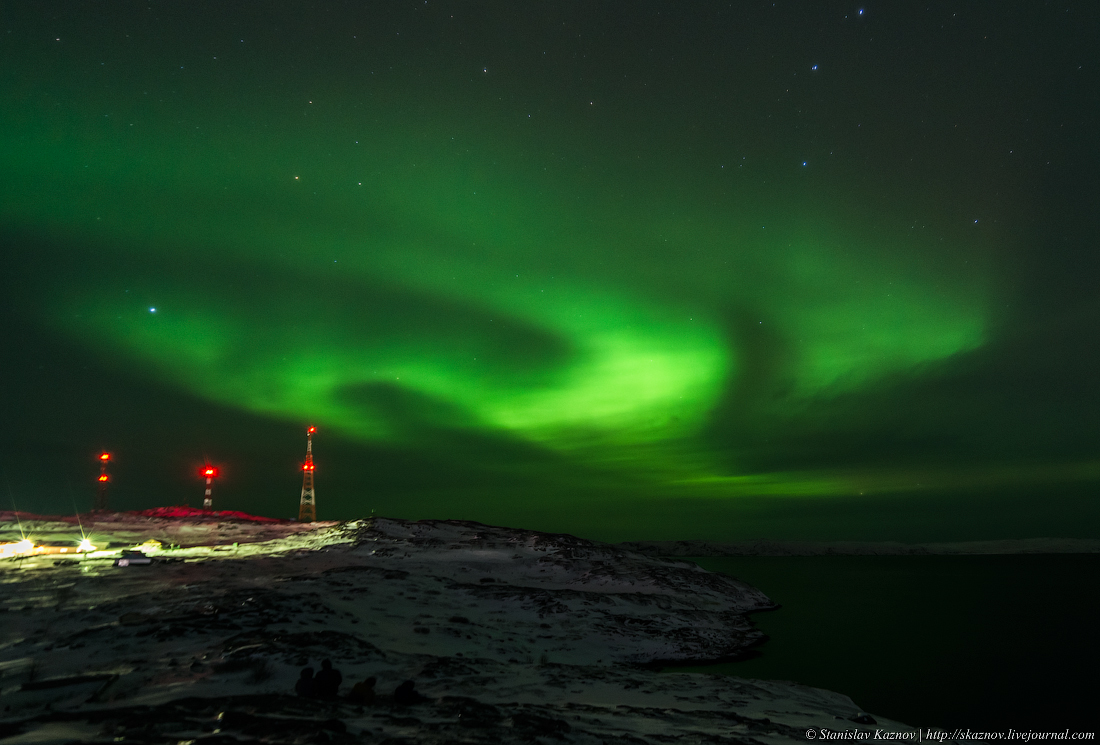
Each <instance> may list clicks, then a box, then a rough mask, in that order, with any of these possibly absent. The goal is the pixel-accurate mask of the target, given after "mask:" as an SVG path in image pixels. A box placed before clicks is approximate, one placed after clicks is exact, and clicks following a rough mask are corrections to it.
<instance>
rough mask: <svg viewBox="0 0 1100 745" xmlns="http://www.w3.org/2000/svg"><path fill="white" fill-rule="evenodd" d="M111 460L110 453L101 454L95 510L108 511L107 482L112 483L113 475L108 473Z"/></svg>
mask: <svg viewBox="0 0 1100 745" xmlns="http://www.w3.org/2000/svg"><path fill="white" fill-rule="evenodd" d="M110 462H111V454H110V453H100V454H99V488H98V489H96V492H95V511H96V512H106V511H107V484H109V483H111V475H110V474H109V473H107V464H108V463H110Z"/></svg>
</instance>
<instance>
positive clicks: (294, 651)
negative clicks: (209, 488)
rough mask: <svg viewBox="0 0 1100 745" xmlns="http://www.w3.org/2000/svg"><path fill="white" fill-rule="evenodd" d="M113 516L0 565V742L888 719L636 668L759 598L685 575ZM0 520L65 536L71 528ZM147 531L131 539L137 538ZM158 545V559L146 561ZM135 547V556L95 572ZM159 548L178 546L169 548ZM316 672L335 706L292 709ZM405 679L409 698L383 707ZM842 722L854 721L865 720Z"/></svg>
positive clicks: (502, 534) (599, 557) (479, 532)
mask: <svg viewBox="0 0 1100 745" xmlns="http://www.w3.org/2000/svg"><path fill="white" fill-rule="evenodd" d="M166 514H167V515H172V514H175V513H161V514H160V515H159V516H158V515H155V514H154V515H149V514H146V515H138V514H130V513H127V514H115V515H106V516H99V517H97V518H96V521H95V522H94V524H89V523H88V522H87V519H86V520H85V523H84V525H83V530H85V531H87V533H88V537H89V539H90V540H91V541H92V543H94V544H95V545H96V546H99V547H102V548H107V547H110V550H105V551H98V552H95V553H90V554H83V555H81V557H80V558H71V557H70V556H68V555H60V554H44V555H37V556H31V557H26V558H22V559H19V558H16V559H7V560H4V561H0V603H2V611H0V619H2V620H3V623H2V624H0V673H2V677H0V711H2V715H0V717H2V718H0V738H3V739H0V742H2V743H5V744H6V743H16V742H35V743H47V742H59V743H60V742H74V741H76V742H142V743H147V742H158V743H159V742H164V743H179V742H186V741H189V740H191V741H195V742H203V741H210V742H214V741H216V742H219V743H232V742H279V743H282V742H287V743H290V742H330V741H331V742H345V741H346V742H376V741H377V742H382V741H388V742H417V743H443V742H471V743H481V742H485V743H488V742H492V743H512V742H517V743H518V742H575V743H601V742H633V743H658V742H667V741H669V740H670V739H671V738H674V737H677V738H680V740H679V741H683V742H704V741H705V742H743V741H746V740H748V741H760V742H779V741H789V740H798V741H801V742H804V741H805V739H806V737H805V731H806V730H807V729H809V728H817V729H821V728H827V729H831V730H836V731H840V730H852V729H855V728H863V729H865V730H873V729H874V728H875V727H876V726H877V727H878V728H884V729H890V730H896V731H908V730H909V728H907V727H905V726H903V725H898V724H895V723H890V722H885V721H883V720H881V719H880V720H879V722H878V724H877V725H874V724H871V723H866V724H857V723H855V722H854V720H855V719H859V718H860V714H861V712H860V711H859V710H858V708H857V707H856V706H855V705H854V704H853V703H852V702H851V700H850V699H848V698H846V697H845V696H842V695H839V694H835V693H830V692H827V691H821V690H817V689H812V688H807V687H803V686H799V685H796V684H793V683H779V682H765V681H750V680H741V679H736V678H729V677H722V676H711V675H699V674H688V673H660V672H657V671H656V669H655V666H657V665H659V664H662V663H666V662H688V661H697V660H714V659H723V658H732V657H736V656H737V655H739V654H742V653H744V652H745V651H746V650H747V649H748V648H749V647H750V646H751V645H752V644H754V643H755V642H757V641H759V640H760V638H761V635H760V632H758V631H757V630H755V629H754V628H753V626H752V625H751V623H750V622H749V620H748V618H747V616H746V614H747V613H749V612H752V611H756V610H762V609H766V608H769V607H772V603H771V601H770V600H769V599H768V598H767V597H765V596H764V595H763V594H761V593H760V592H759V591H758V590H756V589H754V588H752V587H749V586H748V585H745V584H743V583H740V582H737V581H736V580H733V579H730V578H728V577H725V576H724V575H720V574H713V573H710V572H706V571H704V570H702V569H700V568H698V567H697V566H695V565H694V564H690V563H686V562H681V561H675V560H668V559H661V558H656V557H652V556H647V555H645V554H642V553H637V552H632V551H629V550H625V549H623V548H621V547H616V546H612V545H608V544H600V543H595V542H590V541H585V540H581V539H578V538H575V537H572V536H567V535H551V534H545V533H537V532H533V531H526V530H515V529H508V528H497V527H489V526H485V525H480V524H477V523H469V522H458V521H420V522H407V521H401V520H391V519H382V518H378V519H372V520H363V521H355V522H348V523H314V524H311V525H301V524H298V523H293V522H279V521H263V522H260V521H255V520H249V519H245V518H244V517H243V516H225V515H222V516H219V515H215V514H212V513H202V512H199V511H196V512H195V513H194V514H190V515H186V514H184V515H182V516H179V515H177V516H165V515H166ZM12 518H13V516H12V515H11V514H10V513H9V514H7V515H0V541H5V540H12V539H13V538H14V539H15V540H19V538H20V537H21V535H22V533H20V532H18V531H19V530H21V531H22V532H23V533H25V534H26V536H27V537H28V538H31V539H32V540H33V541H35V542H37V543H40V544H48V543H53V544H57V545H60V544H62V543H65V542H66V541H68V542H71V543H72V545H74V546H75V545H76V543H77V542H79V540H80V539H81V533H80V527H79V526H77V525H76V523H75V521H72V520H60V519H47V518H39V519H33V518H32V519H28V518H27V517H22V519H21V520H20V521H18V522H17V521H16V520H14V519H12ZM149 541H153V542H149ZM156 542H159V544H160V548H157V547H156V545H157V544H156ZM140 544H144V548H143V550H144V551H145V552H146V553H147V554H148V555H149V556H151V557H152V558H153V559H154V563H153V564H151V565H148V566H128V567H119V566H115V561H114V560H115V558H117V557H118V556H119V553H118V552H119V551H120V550H122V549H126V548H129V547H132V546H137V545H140ZM170 546H179V547H178V548H169V547H170ZM325 658H328V659H331V660H332V661H333V663H334V665H335V667H336V668H338V669H339V670H340V671H341V672H342V674H343V679H344V683H343V686H342V687H341V694H342V695H346V694H347V693H349V692H350V690H351V687H352V684H353V683H355V682H358V681H362V680H364V679H365V678H367V677H368V676H371V677H374V678H376V680H377V684H376V686H375V690H376V691H377V693H378V696H377V698H376V699H375V700H374V701H373V702H372V703H368V704H357V703H353V702H349V701H346V700H339V701H332V702H328V701H317V700H313V699H306V698H301V697H295V696H294V695H293V691H294V684H295V681H296V680H297V679H298V677H299V672H300V670H301V669H302V668H303V667H304V666H306V665H311V666H312V667H314V668H318V667H319V663H320V661H321V660H322V659H325ZM406 680H411V681H413V683H414V685H415V689H416V691H417V692H418V693H419V694H420V695H421V696H422V697H423V700H421V701H419V702H417V703H411V704H401V703H400V702H398V701H395V700H394V698H393V696H392V693H393V691H394V690H395V689H396V688H397V686H398V685H399V684H400V683H402V682H403V681H406ZM862 719H863V720H864V721H865V722H867V721H868V720H867V718H866V717H865V716H864V717H862Z"/></svg>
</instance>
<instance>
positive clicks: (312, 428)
mask: <svg viewBox="0 0 1100 745" xmlns="http://www.w3.org/2000/svg"><path fill="white" fill-rule="evenodd" d="M316 431H317V428H316V427H310V428H309V429H307V430H306V434H308V435H312V434H313V433H314V432H316Z"/></svg>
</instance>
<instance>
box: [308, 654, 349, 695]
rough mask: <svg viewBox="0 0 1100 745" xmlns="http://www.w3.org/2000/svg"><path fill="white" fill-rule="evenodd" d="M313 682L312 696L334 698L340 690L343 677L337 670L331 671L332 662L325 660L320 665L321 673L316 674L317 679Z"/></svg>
mask: <svg viewBox="0 0 1100 745" xmlns="http://www.w3.org/2000/svg"><path fill="white" fill-rule="evenodd" d="M313 680H314V692H315V693H314V695H315V696H317V698H329V699H332V698H336V693H337V692H338V691H339V690H340V683H342V682H343V680H344V676H343V675H341V674H340V671H339V670H333V669H332V660H325V661H323V662H322V663H321V672H319V673H317V677H316V678H314V679H313Z"/></svg>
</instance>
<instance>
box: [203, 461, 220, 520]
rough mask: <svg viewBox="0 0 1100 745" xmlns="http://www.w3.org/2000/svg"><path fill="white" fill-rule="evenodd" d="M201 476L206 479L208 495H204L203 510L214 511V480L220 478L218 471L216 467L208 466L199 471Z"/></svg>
mask: <svg viewBox="0 0 1100 745" xmlns="http://www.w3.org/2000/svg"><path fill="white" fill-rule="evenodd" d="M199 475H200V476H205V477H206V493H205V494H203V495H202V508H203V509H204V510H212V509H214V479H216V478H218V469H217V468H216V467H215V466H210V465H208V466H206V467H205V468H203V469H202V470H201V471H199Z"/></svg>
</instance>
